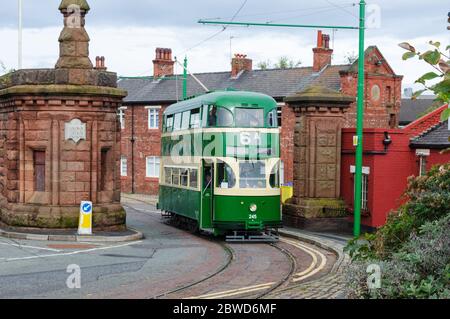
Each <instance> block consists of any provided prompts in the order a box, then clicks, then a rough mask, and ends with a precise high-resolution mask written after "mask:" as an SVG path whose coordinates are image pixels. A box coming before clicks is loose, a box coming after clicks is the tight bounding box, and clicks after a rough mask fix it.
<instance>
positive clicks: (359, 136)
mask: <svg viewBox="0 0 450 319" xmlns="http://www.w3.org/2000/svg"><path fill="white" fill-rule="evenodd" d="M365 20H366V2H365V0H360V2H359V27H354V26H328V25H307V24H275V23H254V22H231V21H230V22H226V21H213V20H199V21H198V23H201V24H215V25H235V26H247V27H249V26H256V27H286V28H312V29H346V30H359V54H358V94H357V117H356V136H355V146H356V158H355V194H354V207H353V208H354V225H353V235H354V236H355V237H359V236H360V234H361V199H362V198H361V196H362V165H363V128H364V72H365V70H364V41H365Z"/></svg>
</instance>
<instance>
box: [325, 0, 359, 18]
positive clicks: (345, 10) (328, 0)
mask: <svg viewBox="0 0 450 319" xmlns="http://www.w3.org/2000/svg"><path fill="white" fill-rule="evenodd" d="M325 1H326V2H327V3H329V4H330V5H332V6H333V7H335V8H337V9H340V10H341V11H343V12H346V13H348V14H349V15H351V16H353V17H355V18H357V19H359V17H358V16H357V15H355V14H354V13H353V12H351V11H350V10H347V9H346V8H345V7H343V6H340V5H338V4H336V3H333V2H331V1H330V0H325ZM356 5H357V4H356V3H354V4H353V6H354V7H356Z"/></svg>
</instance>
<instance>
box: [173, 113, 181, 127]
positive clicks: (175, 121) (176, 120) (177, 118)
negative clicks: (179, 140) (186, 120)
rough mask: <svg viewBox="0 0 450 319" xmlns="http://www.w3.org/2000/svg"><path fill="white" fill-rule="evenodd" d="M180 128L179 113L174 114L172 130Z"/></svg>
mask: <svg viewBox="0 0 450 319" xmlns="http://www.w3.org/2000/svg"><path fill="white" fill-rule="evenodd" d="M180 129H181V113H177V114H175V119H174V122H173V130H174V131H179V130H180Z"/></svg>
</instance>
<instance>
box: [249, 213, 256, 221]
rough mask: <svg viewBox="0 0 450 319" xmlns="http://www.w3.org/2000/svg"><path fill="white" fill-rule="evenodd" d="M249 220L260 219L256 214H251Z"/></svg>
mask: <svg viewBox="0 0 450 319" xmlns="http://www.w3.org/2000/svg"><path fill="white" fill-rule="evenodd" d="M248 219H251V220H255V219H258V216H257V215H256V214H249V215H248Z"/></svg>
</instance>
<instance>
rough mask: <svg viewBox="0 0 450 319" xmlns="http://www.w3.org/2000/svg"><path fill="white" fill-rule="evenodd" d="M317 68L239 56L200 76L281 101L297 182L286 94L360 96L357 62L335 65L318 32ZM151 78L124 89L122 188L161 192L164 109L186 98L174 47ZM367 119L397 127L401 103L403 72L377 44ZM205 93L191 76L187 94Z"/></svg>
mask: <svg viewBox="0 0 450 319" xmlns="http://www.w3.org/2000/svg"><path fill="white" fill-rule="evenodd" d="M313 54H314V63H313V66H312V67H299V68H290V69H269V70H253V68H252V60H251V59H248V58H247V57H246V56H244V55H236V56H235V57H234V58H233V59H232V61H231V70H230V71H225V72H214V73H200V74H195V76H196V77H197V78H198V79H199V80H200V81H201V82H202V83H204V84H205V85H206V87H207V88H208V89H209V90H211V91H213V90H220V89H227V88H234V89H237V90H247V91H254V92H260V93H264V94H267V95H270V96H272V97H273V98H274V99H275V100H276V101H278V102H279V106H280V108H279V119H280V126H281V153H282V155H281V158H282V161H283V170H284V183H289V182H292V180H293V168H292V167H293V149H294V148H293V131H294V116H293V113H292V112H293V111H292V109H291V108H289V107H285V104H284V102H283V100H284V98H285V97H286V96H289V95H292V94H294V93H296V92H299V91H302V90H304V89H306V88H307V87H309V86H312V85H323V86H326V87H328V88H330V89H334V90H338V91H341V92H343V93H345V94H348V95H352V96H356V85H357V61H356V62H355V63H353V64H347V65H332V64H331V62H332V54H333V50H332V49H330V48H329V36H328V35H323V34H322V32H320V31H319V32H318V39H317V47H316V48H314V49H313ZM153 64H154V75H153V76H151V77H139V78H132V77H123V78H121V79H120V80H119V83H118V85H119V87H120V88H122V89H125V90H127V91H128V96H127V98H126V99H125V101H124V104H123V105H124V107H123V108H122V110H121V111H120V118H121V122H122V141H121V146H122V161H121V173H122V191H123V192H136V193H147V194H157V192H158V172H159V155H160V127H161V121H160V119H162V113H163V111H164V109H165V108H166V107H167V106H168V105H170V104H172V103H175V102H177V101H178V100H181V95H182V89H181V88H182V85H183V84H182V77H181V76H180V75H174V61H173V59H172V52H171V50H170V49H160V48H158V49H156V57H155V60H154V61H153ZM365 64H366V74H365V78H366V92H367V93H366V105H365V108H366V111H365V112H366V117H365V126H366V127H368V128H383V129H389V128H395V127H397V126H398V120H399V119H398V115H399V112H400V104H401V81H402V76H399V75H396V74H395V72H394V71H393V70H392V68H391V67H390V66H389V64H388V62H387V61H386V59H385V58H384V57H383V55H382V54H381V52H380V51H379V50H378V48H377V47H376V46H371V47H369V48H368V49H367V50H366V53H365ZM202 93H205V90H204V89H203V88H202V87H201V86H200V85H199V84H198V83H197V82H196V81H195V80H194V79H193V78H192V77H189V79H188V95H189V96H192V95H198V94H202ZM355 113H356V105H352V106H351V108H350V110H349V111H348V112H347V115H346V123H345V126H346V127H354V126H355Z"/></svg>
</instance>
